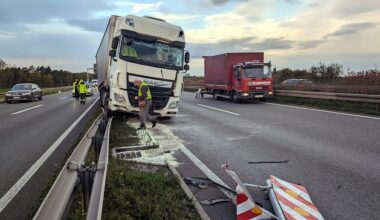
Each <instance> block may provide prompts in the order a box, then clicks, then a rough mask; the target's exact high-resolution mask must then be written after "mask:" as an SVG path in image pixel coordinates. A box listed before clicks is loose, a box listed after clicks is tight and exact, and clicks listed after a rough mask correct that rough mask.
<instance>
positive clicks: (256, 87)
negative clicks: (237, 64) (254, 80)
mask: <svg viewBox="0 0 380 220" xmlns="http://www.w3.org/2000/svg"><path fill="white" fill-rule="evenodd" d="M255 89H263V87H256V88H255Z"/></svg>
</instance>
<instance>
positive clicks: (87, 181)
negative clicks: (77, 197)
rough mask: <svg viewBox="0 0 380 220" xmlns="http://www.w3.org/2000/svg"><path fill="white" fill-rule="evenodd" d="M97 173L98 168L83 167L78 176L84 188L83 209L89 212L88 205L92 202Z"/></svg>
mask: <svg viewBox="0 0 380 220" xmlns="http://www.w3.org/2000/svg"><path fill="white" fill-rule="evenodd" d="M95 172H96V167H94V166H86V165H84V164H83V165H82V166H81V168H80V169H79V170H78V175H79V179H80V183H81V186H82V196H83V209H84V210H86V211H87V209H88V204H89V202H90V196H91V189H92V183H93V180H94V176H95Z"/></svg>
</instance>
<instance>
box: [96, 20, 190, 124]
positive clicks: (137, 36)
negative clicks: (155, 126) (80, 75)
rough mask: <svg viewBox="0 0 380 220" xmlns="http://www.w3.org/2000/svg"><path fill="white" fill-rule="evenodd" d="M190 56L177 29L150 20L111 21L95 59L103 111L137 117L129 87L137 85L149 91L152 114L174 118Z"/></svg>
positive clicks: (180, 30)
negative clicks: (138, 81)
mask: <svg viewBox="0 0 380 220" xmlns="http://www.w3.org/2000/svg"><path fill="white" fill-rule="evenodd" d="M131 51H132V52H131ZM189 56H190V55H189V53H188V52H185V34H184V31H183V30H182V28H181V27H179V26H176V25H173V24H169V23H167V22H166V21H164V20H162V19H158V18H153V17H148V16H144V17H138V16H134V15H128V16H125V17H121V16H116V15H112V16H111V17H110V19H109V22H108V25H107V28H106V31H105V32H104V35H103V38H102V41H101V43H100V45H99V49H98V51H97V53H96V72H97V77H98V82H99V91H100V96H101V105H102V106H103V107H105V108H106V109H107V110H109V111H119V112H132V113H133V112H135V113H137V112H138V111H139V109H138V103H137V101H136V100H135V98H134V97H135V96H136V95H137V92H138V88H137V87H134V85H133V82H134V80H135V79H140V80H144V81H145V82H146V83H147V84H148V85H149V88H150V90H151V93H152V97H153V105H152V106H153V111H154V113H155V114H156V115H158V116H162V117H167V116H173V115H176V114H177V113H178V103H179V98H180V95H181V93H182V89H183V73H184V71H187V70H188V69H189V66H188V62H189Z"/></svg>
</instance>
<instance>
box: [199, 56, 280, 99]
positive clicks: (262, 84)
mask: <svg viewBox="0 0 380 220" xmlns="http://www.w3.org/2000/svg"><path fill="white" fill-rule="evenodd" d="M203 58H204V68H205V87H206V93H209V94H212V95H213V96H214V98H215V99H218V98H220V97H223V98H229V99H232V100H233V101H234V102H239V101H240V100H243V99H258V100H261V101H263V100H265V99H266V98H268V97H271V96H272V95H273V79H272V71H271V63H270V62H268V63H265V62H264V53H263V52H251V53H225V54H219V55H215V56H203Z"/></svg>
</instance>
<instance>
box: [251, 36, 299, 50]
mask: <svg viewBox="0 0 380 220" xmlns="http://www.w3.org/2000/svg"><path fill="white" fill-rule="evenodd" d="M293 43H294V41H292V40H287V39H285V38H284V37H279V38H268V39H265V40H263V41H262V42H259V43H254V44H252V46H253V49H255V50H276V49H279V50H284V49H290V48H292V47H293V46H292V44H293Z"/></svg>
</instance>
